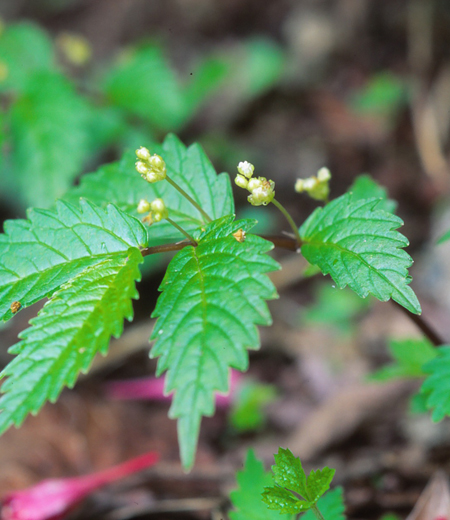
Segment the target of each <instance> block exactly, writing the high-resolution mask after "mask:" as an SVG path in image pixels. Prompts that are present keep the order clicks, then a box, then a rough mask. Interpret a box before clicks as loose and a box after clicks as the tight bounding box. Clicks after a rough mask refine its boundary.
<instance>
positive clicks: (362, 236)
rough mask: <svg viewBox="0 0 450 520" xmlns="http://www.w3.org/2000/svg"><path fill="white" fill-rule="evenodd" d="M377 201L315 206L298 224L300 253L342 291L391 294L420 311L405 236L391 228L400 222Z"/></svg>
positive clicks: (349, 200) (340, 201)
mask: <svg viewBox="0 0 450 520" xmlns="http://www.w3.org/2000/svg"><path fill="white" fill-rule="evenodd" d="M378 203H379V200H377V199H363V200H356V201H355V200H353V198H352V196H351V194H346V195H343V196H342V197H339V198H337V199H335V200H334V201H332V202H330V203H329V204H328V205H327V206H325V207H324V208H317V209H316V210H315V211H314V212H313V213H312V215H310V217H309V218H308V219H307V220H306V222H305V223H304V224H303V226H302V227H301V228H300V235H301V238H302V240H303V242H304V243H303V245H302V254H303V255H304V257H305V258H306V259H307V260H308V262H310V263H311V264H314V265H317V266H319V268H320V270H321V271H322V273H323V274H330V275H331V277H332V278H333V280H334V281H335V282H336V284H337V285H338V286H339V287H340V288H341V289H342V288H344V287H345V286H347V285H348V286H349V287H350V288H351V289H352V290H353V291H355V292H356V294H358V296H360V297H362V298H365V297H366V296H367V295H368V294H373V295H374V296H375V297H376V298H378V299H379V300H381V301H387V300H389V299H390V298H392V299H393V300H395V301H396V302H397V303H399V304H400V305H402V306H403V307H405V308H406V309H408V310H409V311H410V312H413V313H415V314H420V312H421V309H420V304H419V301H418V300H417V297H416V295H415V294H414V292H413V290H412V289H411V288H410V287H409V285H408V284H409V283H410V281H411V278H410V276H409V275H408V268H409V267H410V266H411V265H412V263H413V262H412V259H411V257H410V256H409V255H408V253H406V251H404V250H403V249H402V248H403V247H406V246H407V245H408V240H407V239H406V238H405V237H404V236H403V235H401V234H400V233H399V232H398V231H395V230H396V229H397V228H398V227H400V226H401V225H402V224H403V222H402V220H401V219H400V218H398V217H397V216H395V215H393V214H391V213H388V212H385V211H380V210H378V209H377V208H376V206H377V205H378Z"/></svg>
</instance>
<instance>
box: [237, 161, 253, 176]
mask: <svg viewBox="0 0 450 520" xmlns="http://www.w3.org/2000/svg"><path fill="white" fill-rule="evenodd" d="M237 171H238V172H239V173H240V174H241V175H243V176H244V177H247V179H250V177H251V176H252V175H253V172H254V171H255V167H254V166H253V164H252V163H249V162H248V161H241V162H240V163H239V164H238V167H237Z"/></svg>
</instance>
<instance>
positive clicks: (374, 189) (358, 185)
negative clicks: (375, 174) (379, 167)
mask: <svg viewBox="0 0 450 520" xmlns="http://www.w3.org/2000/svg"><path fill="white" fill-rule="evenodd" d="M348 191H349V192H350V193H352V195H353V200H362V199H372V198H374V199H381V200H380V202H379V203H378V206H377V209H381V210H383V211H387V212H388V213H395V210H396V208H397V202H396V201H395V200H393V199H389V198H388V196H387V191H386V188H383V186H380V185H379V184H378V183H377V182H376V181H374V180H373V179H372V177H371V176H370V175H368V174H364V175H359V176H358V177H356V179H355V182H354V183H353V184H352V185H351V186H350V188H349V190H348Z"/></svg>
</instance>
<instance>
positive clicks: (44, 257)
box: [0, 201, 147, 320]
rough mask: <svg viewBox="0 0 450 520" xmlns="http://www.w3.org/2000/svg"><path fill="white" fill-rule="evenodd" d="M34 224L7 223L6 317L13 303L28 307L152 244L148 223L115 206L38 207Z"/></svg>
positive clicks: (1, 280)
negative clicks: (109, 262) (86, 272)
mask: <svg viewBox="0 0 450 520" xmlns="http://www.w3.org/2000/svg"><path fill="white" fill-rule="evenodd" d="M27 216H28V220H10V221H7V222H5V225H4V228H5V233H4V234H1V235H0V319H3V320H7V319H9V318H11V316H12V311H11V304H12V303H13V302H20V306H21V308H24V307H27V306H29V305H31V304H33V303H35V302H37V301H39V300H40V299H42V298H44V297H45V296H50V295H51V294H53V292H54V291H56V290H57V289H59V287H60V286H61V285H62V284H63V283H65V282H67V281H68V280H69V279H70V278H72V277H74V276H77V275H78V274H79V273H81V272H82V271H83V270H84V269H86V268H87V267H89V266H93V265H96V264H99V263H101V262H102V261H103V260H105V259H107V258H110V257H111V256H112V255H115V254H119V253H120V254H122V253H124V252H126V251H128V249H129V248H131V247H134V248H141V247H145V246H146V242H147V236H146V230H145V228H144V227H143V225H142V224H141V223H140V222H139V221H138V220H137V219H135V218H133V217H131V216H129V215H127V214H126V213H124V212H122V211H121V210H118V209H117V208H115V207H114V206H112V205H110V206H108V207H107V208H106V209H101V208H98V207H96V206H94V205H93V204H92V203H90V202H87V201H81V203H80V205H79V206H74V205H72V204H69V203H67V202H58V203H57V205H56V208H55V209H54V210H40V209H32V210H29V211H28V213H27Z"/></svg>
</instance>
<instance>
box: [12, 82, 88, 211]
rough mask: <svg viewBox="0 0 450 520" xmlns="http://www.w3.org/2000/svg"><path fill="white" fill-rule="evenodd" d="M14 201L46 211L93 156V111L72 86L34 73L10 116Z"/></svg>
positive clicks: (13, 105) (15, 102)
mask: <svg viewBox="0 0 450 520" xmlns="http://www.w3.org/2000/svg"><path fill="white" fill-rule="evenodd" d="M9 117H10V126H11V136H10V137H11V146H12V156H11V162H12V174H11V176H10V179H9V180H10V181H11V184H12V186H13V187H14V190H15V192H16V196H17V197H19V198H21V199H22V201H23V202H24V203H25V204H26V205H28V206H33V207H47V206H50V205H52V204H54V202H55V199H56V198H57V197H60V196H61V195H62V194H63V193H64V192H66V191H67V189H68V188H69V186H70V185H71V184H72V181H73V180H74V178H75V177H76V176H77V175H78V174H79V173H80V171H81V169H82V167H83V165H84V162H85V160H86V158H87V156H88V155H89V151H90V145H89V117H90V114H89V109H88V106H87V104H86V103H85V101H84V100H83V99H82V98H80V97H79V96H78V95H77V94H76V93H75V91H74V89H73V87H72V85H71V84H70V83H69V82H68V81H67V80H66V79H65V78H64V77H63V76H61V75H59V74H57V73H54V72H39V73H35V74H34V75H33V76H32V77H31V78H30V79H29V81H28V82H27V83H26V85H25V86H24V88H23V92H22V94H21V95H20V96H19V97H18V98H17V99H16V100H15V101H14V102H13V104H12V107H11V113H10V116H9Z"/></svg>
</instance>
